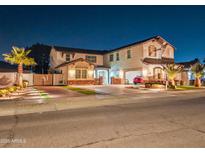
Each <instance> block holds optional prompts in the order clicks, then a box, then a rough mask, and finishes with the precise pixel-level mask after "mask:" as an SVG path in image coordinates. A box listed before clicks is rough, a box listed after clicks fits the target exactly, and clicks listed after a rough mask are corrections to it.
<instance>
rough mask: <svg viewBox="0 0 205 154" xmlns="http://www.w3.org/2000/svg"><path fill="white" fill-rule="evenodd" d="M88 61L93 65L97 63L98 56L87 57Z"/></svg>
mask: <svg viewBox="0 0 205 154" xmlns="http://www.w3.org/2000/svg"><path fill="white" fill-rule="evenodd" d="M86 60H87V61H89V62H91V63H96V61H97V57H96V56H86Z"/></svg>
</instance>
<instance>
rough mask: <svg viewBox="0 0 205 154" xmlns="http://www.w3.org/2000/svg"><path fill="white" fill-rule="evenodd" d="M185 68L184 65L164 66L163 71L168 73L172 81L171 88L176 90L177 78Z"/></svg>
mask: <svg viewBox="0 0 205 154" xmlns="http://www.w3.org/2000/svg"><path fill="white" fill-rule="evenodd" d="M183 69H184V67H183V66H182V65H176V64H166V65H163V70H164V71H165V72H166V73H167V76H168V79H169V80H170V81H171V86H172V87H173V88H176V84H175V80H174V79H175V78H176V76H177V74H178V73H181V72H182V71H183Z"/></svg>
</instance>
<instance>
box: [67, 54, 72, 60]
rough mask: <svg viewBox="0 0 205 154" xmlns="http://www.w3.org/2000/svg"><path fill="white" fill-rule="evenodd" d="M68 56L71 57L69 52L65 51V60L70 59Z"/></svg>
mask: <svg viewBox="0 0 205 154" xmlns="http://www.w3.org/2000/svg"><path fill="white" fill-rule="evenodd" d="M70 57H71V55H70V53H66V61H70V60H71V59H70Z"/></svg>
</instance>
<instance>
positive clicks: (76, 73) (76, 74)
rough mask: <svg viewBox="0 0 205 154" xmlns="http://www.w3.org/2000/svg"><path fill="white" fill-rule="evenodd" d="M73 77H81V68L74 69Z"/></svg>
mask: <svg viewBox="0 0 205 154" xmlns="http://www.w3.org/2000/svg"><path fill="white" fill-rule="evenodd" d="M75 78H76V79H80V78H81V70H75Z"/></svg>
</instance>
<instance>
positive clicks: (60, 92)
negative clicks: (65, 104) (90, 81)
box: [35, 86, 84, 98]
mask: <svg viewBox="0 0 205 154" xmlns="http://www.w3.org/2000/svg"><path fill="white" fill-rule="evenodd" d="M35 89H37V90H39V91H42V92H44V93H47V94H48V96H49V98H63V97H78V96H84V95H83V94H80V93H78V92H75V91H71V90H69V89H66V88H64V87H62V86H35Z"/></svg>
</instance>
